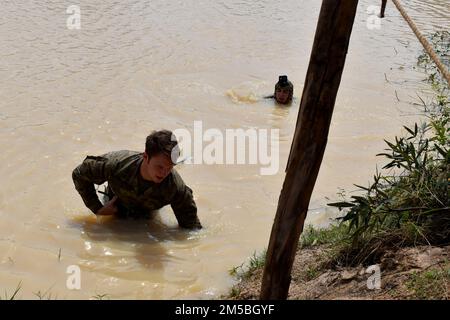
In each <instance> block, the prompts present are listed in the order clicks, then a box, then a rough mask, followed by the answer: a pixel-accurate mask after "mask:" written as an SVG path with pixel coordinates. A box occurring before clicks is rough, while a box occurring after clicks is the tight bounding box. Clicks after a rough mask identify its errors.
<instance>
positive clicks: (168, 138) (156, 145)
mask: <svg viewBox="0 0 450 320" xmlns="http://www.w3.org/2000/svg"><path fill="white" fill-rule="evenodd" d="M145 153H147V155H148V157H149V158H151V157H153V156H156V155H158V154H160V153H162V154H165V155H167V156H168V157H169V158H171V159H172V162H173V163H174V164H176V161H177V158H178V156H179V149H178V141H177V138H176V137H175V135H174V134H173V133H172V131H169V130H159V131H153V132H152V133H151V134H150V135H149V136H148V137H147V139H146V141H145Z"/></svg>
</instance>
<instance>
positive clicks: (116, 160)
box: [72, 150, 202, 229]
mask: <svg viewBox="0 0 450 320" xmlns="http://www.w3.org/2000/svg"><path fill="white" fill-rule="evenodd" d="M142 161H143V154H142V153H139V152H135V151H127V150H123V151H115V152H110V153H107V154H104V155H101V156H99V157H93V156H88V157H86V159H84V161H83V163H82V164H80V165H79V166H78V167H76V168H75V170H73V172H72V179H73V182H74V184H75V188H76V189H77V191H78V192H79V194H80V195H81V198H82V199H83V201H84V204H85V205H86V206H87V207H88V208H89V209H90V210H91V211H92V212H94V213H96V212H97V211H98V210H99V209H100V208H102V207H103V205H102V203H101V202H100V200H99V199H98V196H97V193H96V190H95V187H94V184H98V185H100V184H102V183H104V182H108V188H107V195H108V197H109V198H112V197H113V196H114V195H116V196H117V198H118V199H117V201H116V204H117V207H118V209H119V210H118V211H119V214H118V216H119V217H121V218H127V217H132V218H147V217H149V216H150V213H151V212H152V211H153V210H157V209H160V208H162V207H163V206H165V205H168V204H170V205H171V207H172V209H173V211H174V213H175V217H176V218H177V221H178V224H179V225H180V227H183V228H190V229H191V228H201V227H202V226H201V224H200V221H199V219H198V217H197V206H196V204H195V202H194V199H193V196H192V190H191V189H190V188H189V187H188V186H186V185H185V184H184V182H183V179H181V177H180V175H179V174H178V173H177V172H176V171H175V169H172V171H171V172H170V173H169V175H168V176H167V177H166V178H165V179H164V180H163V181H162V182H161V183H159V184H157V183H154V182H151V181H147V180H144V179H143V178H142V177H141V174H140V171H139V169H140V165H141V163H142Z"/></svg>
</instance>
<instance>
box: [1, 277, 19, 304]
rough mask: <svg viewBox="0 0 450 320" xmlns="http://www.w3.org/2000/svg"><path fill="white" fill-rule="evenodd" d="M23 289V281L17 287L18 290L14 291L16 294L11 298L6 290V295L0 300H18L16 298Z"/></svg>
mask: <svg viewBox="0 0 450 320" xmlns="http://www.w3.org/2000/svg"><path fill="white" fill-rule="evenodd" d="M21 289H22V281H20V282H19V284H18V285H17V288H16V289H15V290H14V292H13V293H12V294H11V296H9V295H8V292H6V290H5V295H4V296H3V297H2V296H0V300H16V296H17V294H18V293H19V291H20V290H21Z"/></svg>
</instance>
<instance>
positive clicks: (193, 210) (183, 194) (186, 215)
mask: <svg viewBox="0 0 450 320" xmlns="http://www.w3.org/2000/svg"><path fill="white" fill-rule="evenodd" d="M176 180H177V182H176V192H175V195H174V197H173V198H172V201H171V203H170V206H171V207H172V210H173V212H174V213H175V217H176V218H177V221H178V225H179V226H180V227H182V228H187V229H201V228H202V225H201V223H200V220H199V219H198V216H197V205H196V204H195V201H194V197H193V195H192V189H191V188H189V187H188V186H186V185H185V184H184V182H183V181H182V180H181V178H179V179H176Z"/></svg>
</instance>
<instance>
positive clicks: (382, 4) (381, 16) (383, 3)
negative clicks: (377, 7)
mask: <svg viewBox="0 0 450 320" xmlns="http://www.w3.org/2000/svg"><path fill="white" fill-rule="evenodd" d="M386 4H387V0H382V1H381V11H380V18H384V12H385V11H386Z"/></svg>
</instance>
